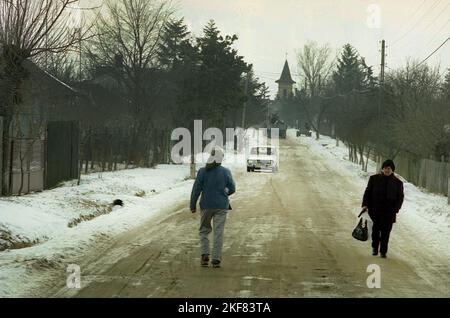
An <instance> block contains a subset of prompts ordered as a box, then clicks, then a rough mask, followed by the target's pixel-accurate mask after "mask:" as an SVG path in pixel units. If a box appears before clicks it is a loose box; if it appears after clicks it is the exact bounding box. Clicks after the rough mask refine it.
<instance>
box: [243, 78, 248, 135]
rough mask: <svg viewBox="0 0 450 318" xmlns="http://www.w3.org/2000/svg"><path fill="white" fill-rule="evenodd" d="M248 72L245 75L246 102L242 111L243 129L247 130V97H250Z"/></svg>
mask: <svg viewBox="0 0 450 318" xmlns="http://www.w3.org/2000/svg"><path fill="white" fill-rule="evenodd" d="M247 91H248V72H247V73H246V74H245V90H244V94H245V102H244V109H243V110H242V129H245V113H246V111H247V95H248V92H247Z"/></svg>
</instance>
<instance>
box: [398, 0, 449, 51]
mask: <svg viewBox="0 0 450 318" xmlns="http://www.w3.org/2000/svg"><path fill="white" fill-rule="evenodd" d="M441 1H442V0H436V1H435V2H434V3H433V4H432V5H431V7H429V8H428V10H427V11H426V12H425V14H423V15H422V17H421V18H420V19H419V20H417V22H416V24H414V25H413V26H412V27H411V28H410V29H409V30H408V31H406V33H404V34H403V35H401V36H400V37H398V38H397V39H395V40H394V41H392V42H391V46H394V45H396V44H397V43H398V42H399V41H401V40H402V39H404V38H405V37H406V36H407V35H408V34H409V33H411V32H412V31H413V30H414V29H415V28H416V27H417V26H418V25H419V24H420V22H421V20H422V19H423V18H424V17H425V16H427V15H428V13H430V12H431V11H433V10H434V8H435V7H436V5H437V4H438V3H440V2H441ZM422 4H423V3H422Z"/></svg>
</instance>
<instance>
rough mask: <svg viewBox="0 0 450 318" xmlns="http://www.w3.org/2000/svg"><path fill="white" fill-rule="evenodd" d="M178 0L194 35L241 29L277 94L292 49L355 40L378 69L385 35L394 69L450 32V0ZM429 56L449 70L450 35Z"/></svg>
mask: <svg viewBox="0 0 450 318" xmlns="http://www.w3.org/2000/svg"><path fill="white" fill-rule="evenodd" d="M118 1H120V0H118ZM173 1H174V3H175V7H176V8H177V9H178V10H177V13H176V14H177V16H179V17H181V16H184V17H185V21H186V23H187V24H188V26H189V27H190V29H191V31H192V32H193V33H194V34H196V35H197V36H199V35H201V33H202V30H203V27H204V26H205V25H206V23H207V22H208V20H210V19H214V20H215V21H216V24H217V26H218V28H219V29H220V30H221V31H222V32H223V34H227V35H231V34H237V35H238V36H239V40H238V41H237V42H236V48H237V49H238V51H239V54H240V55H243V56H244V57H245V60H246V62H248V63H252V64H253V65H254V69H255V71H256V75H257V76H258V77H260V79H261V80H262V81H265V82H266V83H267V85H268V86H269V87H270V89H271V93H272V94H275V93H276V90H277V84H276V83H275V80H277V79H278V77H279V75H280V73H281V70H282V68H283V64H284V61H285V58H286V53H287V54H288V55H287V59H288V61H289V65H290V68H291V72H292V73H293V77H294V80H295V81H297V82H298V81H299V79H298V75H297V74H298V72H299V71H298V69H297V61H296V60H297V59H296V56H295V55H296V52H297V51H298V50H299V49H300V48H301V47H302V46H303V45H304V44H305V42H306V41H307V40H314V41H317V42H318V43H329V44H330V45H331V47H332V48H334V49H335V50H336V52H337V51H338V50H339V49H340V48H341V47H342V46H343V45H344V44H345V43H350V44H352V45H353V46H354V47H355V48H356V49H357V50H358V52H359V53H360V54H361V55H362V56H364V57H366V62H367V64H368V65H375V67H374V71H375V72H376V74H378V73H379V65H380V56H381V53H380V47H381V44H380V41H381V40H382V39H385V40H386V45H387V48H386V54H387V57H386V63H387V67H388V69H387V71H389V68H397V67H399V66H401V65H404V64H405V62H406V60H407V58H408V57H411V58H414V59H417V60H419V61H421V60H423V59H424V58H426V57H427V56H428V55H429V54H430V53H431V52H433V51H434V50H435V49H436V48H437V47H438V46H439V45H440V44H441V43H442V42H444V41H445V39H446V38H447V37H449V36H450V0H395V1H394V0H339V1H338V0H334V1H333V0H173ZM81 2H82V3H83V2H84V3H87V2H91V3H94V2H95V3H101V2H102V0H82V1H81ZM82 6H83V5H82ZM377 12H379V16H378V15H377ZM377 17H378V18H377ZM428 62H429V64H431V65H438V64H439V65H440V66H441V69H442V70H445V69H446V68H449V67H450V41H448V42H447V43H446V44H445V45H444V46H443V47H442V48H441V49H440V50H439V51H438V52H437V53H436V54H434V55H433V56H432V57H431V58H430V59H429V60H428Z"/></svg>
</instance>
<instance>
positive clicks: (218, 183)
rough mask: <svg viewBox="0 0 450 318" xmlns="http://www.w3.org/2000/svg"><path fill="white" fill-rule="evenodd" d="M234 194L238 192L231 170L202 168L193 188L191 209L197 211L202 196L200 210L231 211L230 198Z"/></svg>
mask: <svg viewBox="0 0 450 318" xmlns="http://www.w3.org/2000/svg"><path fill="white" fill-rule="evenodd" d="M227 189H228V191H227ZM234 192H236V185H235V183H234V181H233V177H232V175H231V171H230V170H228V169H227V168H225V167H222V166H218V167H216V168H214V169H211V170H206V169H205V168H201V169H200V170H199V171H198V174H197V178H196V179H195V183H194V186H193V188H192V193H191V204H190V208H191V210H194V209H196V205H197V200H198V197H199V196H200V194H201V195H202V197H201V199H200V209H202V210H204V209H226V210H231V206H230V201H229V200H228V196H230V195H232V194H233V193H234Z"/></svg>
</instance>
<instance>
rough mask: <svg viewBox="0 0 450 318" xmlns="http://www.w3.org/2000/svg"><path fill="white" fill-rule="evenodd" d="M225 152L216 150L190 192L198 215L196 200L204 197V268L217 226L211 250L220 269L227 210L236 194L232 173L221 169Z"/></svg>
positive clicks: (202, 253) (202, 262)
mask: <svg viewBox="0 0 450 318" xmlns="http://www.w3.org/2000/svg"><path fill="white" fill-rule="evenodd" d="M223 157H224V153H223V150H222V148H220V147H217V146H216V147H214V149H213V150H212V152H211V156H210V157H209V159H208V163H207V164H206V167H204V168H201V169H200V170H199V171H198V174H197V178H196V180H195V183H194V186H193V188H192V193H191V202H190V209H191V212H192V213H195V212H196V210H197V209H196V206H197V200H198V198H199V196H200V194H201V199H200V209H201V220H200V245H201V265H202V266H204V267H207V266H208V265H209V259H210V258H209V256H210V248H209V237H208V236H209V234H210V233H211V231H212V230H213V229H212V227H211V221H212V222H213V226H214V241H213V250H212V262H211V263H212V266H213V267H216V268H218V267H220V263H221V259H222V246H223V232H224V228H225V220H226V218H227V213H228V210H231V206H230V202H229V199H228V196H230V195H232V194H233V193H234V192H235V191H236V186H235V183H234V181H233V177H232V175H231V171H230V170H229V169H227V168H225V167H222V160H223Z"/></svg>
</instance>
